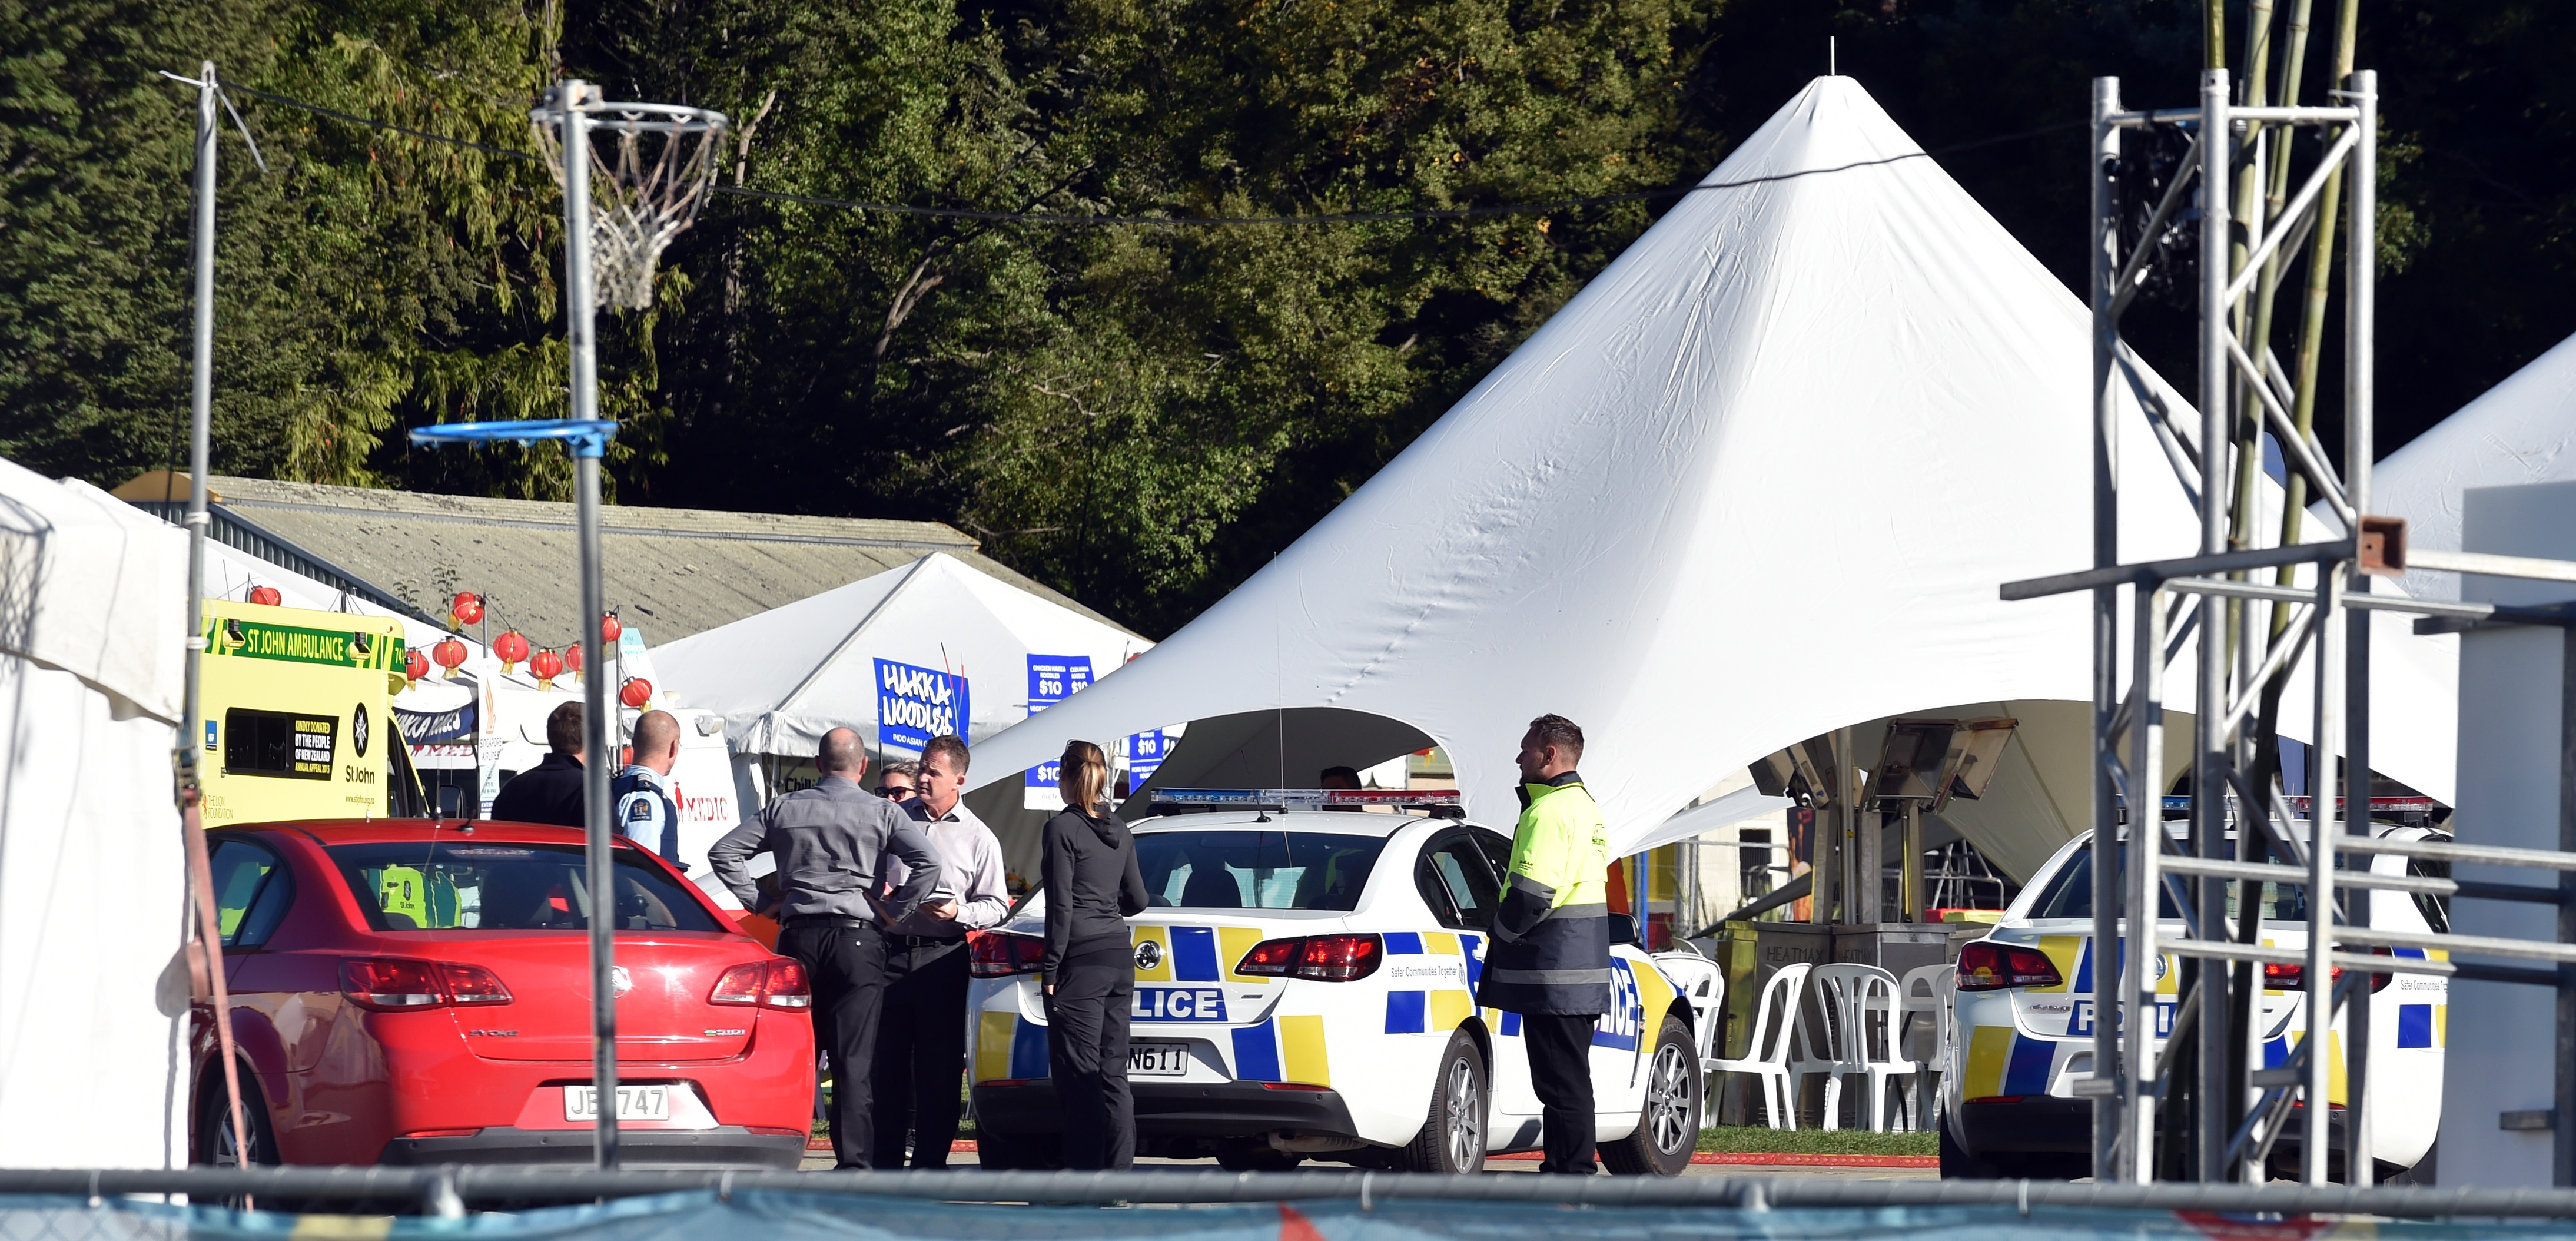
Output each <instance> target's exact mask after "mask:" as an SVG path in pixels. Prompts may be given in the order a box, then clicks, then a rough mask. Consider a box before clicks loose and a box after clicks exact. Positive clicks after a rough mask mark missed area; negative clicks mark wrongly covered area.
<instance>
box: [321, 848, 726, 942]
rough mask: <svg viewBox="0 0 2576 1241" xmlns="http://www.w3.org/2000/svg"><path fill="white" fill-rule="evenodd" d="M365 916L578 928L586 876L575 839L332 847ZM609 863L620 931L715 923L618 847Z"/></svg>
mask: <svg viewBox="0 0 2576 1241" xmlns="http://www.w3.org/2000/svg"><path fill="white" fill-rule="evenodd" d="M329 853H330V854H331V861H332V862H333V863H334V864H335V865H337V866H338V867H339V869H340V874H341V877H342V878H344V879H346V880H348V883H349V891H350V892H351V893H352V894H354V895H355V896H356V897H357V898H358V908H359V910H360V911H361V912H363V913H365V914H366V916H367V924H368V925H369V926H371V927H373V928H375V929H376V930H379V931H509V932H524V931H581V930H588V929H589V927H590V908H591V901H590V878H589V872H588V870H587V869H586V867H585V864H584V859H583V856H582V850H581V849H580V847H578V846H575V845H533V844H479V843H467V842H463V841H459V842H455V843H448V842H445V841H441V842H439V843H437V844H430V845H422V844H373V845H334V846H332V847H331V848H330V849H329ZM609 857H610V859H611V860H612V861H613V862H614V864H615V870H614V871H613V872H612V873H613V874H614V875H615V876H616V885H615V886H616V892H615V903H614V909H615V925H616V927H617V929H618V930H621V931H716V930H724V929H726V928H723V927H720V926H718V925H716V920H715V918H714V917H713V916H711V915H709V914H708V913H707V911H706V907H705V906H704V905H701V904H699V903H698V902H697V901H696V900H695V899H694V898H692V897H691V896H690V895H689V894H688V893H686V892H683V891H681V890H680V885H679V884H677V883H674V882H672V880H671V877H670V876H669V875H667V874H665V873H663V871H662V870H661V869H660V868H658V867H656V866H654V865H653V864H652V863H650V862H648V861H646V860H645V859H644V858H643V857H642V856H641V855H639V854H637V853H635V852H634V851H632V850H628V849H618V850H614V851H612V852H611V853H610V855H609Z"/></svg>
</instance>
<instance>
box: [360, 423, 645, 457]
mask: <svg viewBox="0 0 2576 1241" xmlns="http://www.w3.org/2000/svg"><path fill="white" fill-rule="evenodd" d="M616 437H617V424H616V423H614V422H610V421H608V420H607V419H604V418H592V419H577V418H540V419H532V420H528V421H522V422H446V423H440V424H439V425H437V426H433V427H421V428H418V429H416V430H414V431H413V432H412V433H411V442H413V443H415V444H483V443H490V442H492V441H494V440H510V441H512V442H514V443H516V444H518V445H520V446H521V447H525V446H527V445H529V444H532V443H535V442H536V441H538V440H563V441H565V442H566V443H568V444H570V445H571V447H572V455H574V456H576V457H604V456H607V455H608V441H610V440H612V439H615V438H616Z"/></svg>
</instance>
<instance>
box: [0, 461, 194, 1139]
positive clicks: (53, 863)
mask: <svg viewBox="0 0 2576 1241" xmlns="http://www.w3.org/2000/svg"><path fill="white" fill-rule="evenodd" d="M186 566H187V540H186V537H185V536H184V535H182V534H181V533H180V532H179V531H178V530H177V529H176V528H174V527H172V526H169V525H166V524H164V523H162V522H160V521H157V520H154V519H153V518H151V517H148V516H145V515H144V514H142V513H140V512H137V511H135V510H134V509H132V508H130V507H128V506H127V505H126V504H125V503H124V502H122V501H119V500H115V499H112V498H110V497H108V496H107V495H106V494H105V493H103V492H100V491H98V490H96V489H94V488H91V487H88V486H86V485H84V484H79V483H71V484H59V483H55V482H52V481H49V480H47V479H44V478H42V477H40V476H38V475H35V474H33V473H30V472H29V471H27V470H24V469H21V468H19V467H18V466H16V465H13V464H9V463H7V462H0V738H5V739H6V743H7V751H6V755H7V758H6V762H5V763H0V1166H5V1167H79V1166H91V1167H143V1168H153V1167H174V1166H179V1165H183V1164H185V1163H186V1162H187V1159H188V1143H187V1131H186V1125H185V1116H186V1108H187V1096H188V1083H187V1080H186V1078H185V1075H184V1069H185V1066H186V1063H187V1059H186V1036H187V1022H188V1003H189V982H188V971H187V969H186V966H185V964H184V958H183V957H182V955H181V951H180V948H181V944H182V943H183V941H184V938H185V935H186V923H185V919H186V916H187V907H186V882H185V871H186V867H185V861H184V856H183V852H182V848H181V845H182V841H181V837H180V835H179V833H180V826H179V817H178V813H177V811H176V810H175V809H174V808H173V807H172V804H171V796H170V792H171V785H170V752H171V745H172V743H173V741H174V740H175V732H174V730H175V728H176V726H177V721H178V717H179V714H180V709H181V708H180V692H181V686H180V681H181V673H182V670H181V665H180V644H179V642H178V641H177V638H178V637H179V635H180V634H181V633H183V632H184V631H185V628H186V626H185V625H184V623H183V621H182V615H183V600H182V597H181V585H182V583H183V582H184V581H185V575H186Z"/></svg>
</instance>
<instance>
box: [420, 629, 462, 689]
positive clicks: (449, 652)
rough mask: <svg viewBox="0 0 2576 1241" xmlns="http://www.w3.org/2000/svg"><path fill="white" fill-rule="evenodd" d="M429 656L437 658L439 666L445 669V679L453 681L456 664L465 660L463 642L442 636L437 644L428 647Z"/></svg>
mask: <svg viewBox="0 0 2576 1241" xmlns="http://www.w3.org/2000/svg"><path fill="white" fill-rule="evenodd" d="M429 657H430V658H431V659H435V660H437V661H438V666H439V667H441V668H445V669H447V679H448V680H450V681H453V680H455V679H456V667H457V665H459V664H462V663H464V662H465V644H464V643H462V642H459V641H457V640H456V639H454V638H442V639H440V640H439V643H438V645H436V646H433V647H431V648H429ZM424 671H426V670H425V669H424Z"/></svg>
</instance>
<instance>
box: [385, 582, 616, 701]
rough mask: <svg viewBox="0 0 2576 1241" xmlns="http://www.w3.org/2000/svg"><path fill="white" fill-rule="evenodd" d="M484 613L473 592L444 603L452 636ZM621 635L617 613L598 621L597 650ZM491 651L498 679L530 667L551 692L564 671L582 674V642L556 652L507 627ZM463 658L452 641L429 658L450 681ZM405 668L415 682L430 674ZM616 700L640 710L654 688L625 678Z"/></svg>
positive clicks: (415, 665)
mask: <svg viewBox="0 0 2576 1241" xmlns="http://www.w3.org/2000/svg"><path fill="white" fill-rule="evenodd" d="M488 614H489V601H488V600H486V599H485V598H484V596H482V595H479V594H476V593H474V592H472V591H460V592H458V593H457V595H456V597H455V598H454V599H453V600H451V601H450V602H449V604H448V610H447V615H448V618H449V619H448V628H449V629H450V630H451V631H453V630H459V629H462V628H463V627H464V626H467V625H475V624H481V623H482V622H483V620H484V618H485V616H486V615H488ZM625 633H626V625H625V623H624V622H622V621H620V620H618V619H617V613H616V612H614V611H611V612H607V613H605V614H603V615H601V616H600V618H599V641H600V644H601V645H603V646H608V647H612V648H613V647H615V646H616V645H617V640H618V639H619V638H620V637H622V636H624V634H625ZM489 648H490V650H491V652H492V654H493V656H494V657H496V658H498V659H499V660H500V661H501V672H502V675H504V676H507V675H509V674H511V673H514V672H516V671H518V668H519V665H520V664H521V663H525V664H527V665H528V671H529V673H531V674H532V675H534V676H535V677H536V678H537V688H539V689H553V688H554V687H555V678H557V677H560V676H562V675H564V674H565V673H567V672H570V673H572V674H574V675H576V676H578V675H580V673H581V643H579V642H567V643H565V644H564V645H563V646H562V647H561V648H560V652H558V648H555V647H551V646H546V647H538V646H533V645H531V644H530V643H529V641H528V637H527V635H526V634H523V633H520V632H519V631H518V630H517V629H516V628H510V629H504V630H502V631H501V636H500V637H497V638H493V639H491V640H490V643H489ZM466 656H467V651H466V647H465V644H464V643H463V642H461V641H459V640H457V639H455V638H453V637H451V638H447V639H445V640H443V641H441V642H439V643H438V644H437V645H436V646H434V647H431V648H430V658H431V659H433V660H435V661H437V663H438V665H439V666H440V667H442V668H445V669H446V670H447V673H446V676H447V679H449V680H454V679H456V676H457V669H458V668H460V667H462V666H463V665H464V663H465V660H466ZM404 664H405V672H406V673H407V674H409V675H410V677H411V679H412V680H415V681H417V680H419V679H420V678H421V677H423V676H426V675H428V673H429V668H428V666H427V664H426V663H422V662H415V661H414V660H412V659H410V658H406V659H405V660H404ZM617 699H618V701H619V702H621V703H624V704H625V705H627V706H629V707H637V708H640V707H642V706H644V705H645V704H646V703H649V702H651V701H652V700H653V683H652V682H651V681H648V680H645V679H644V678H642V677H628V678H627V679H626V680H625V681H624V682H623V683H622V684H620V685H619V686H618V689H617Z"/></svg>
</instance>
